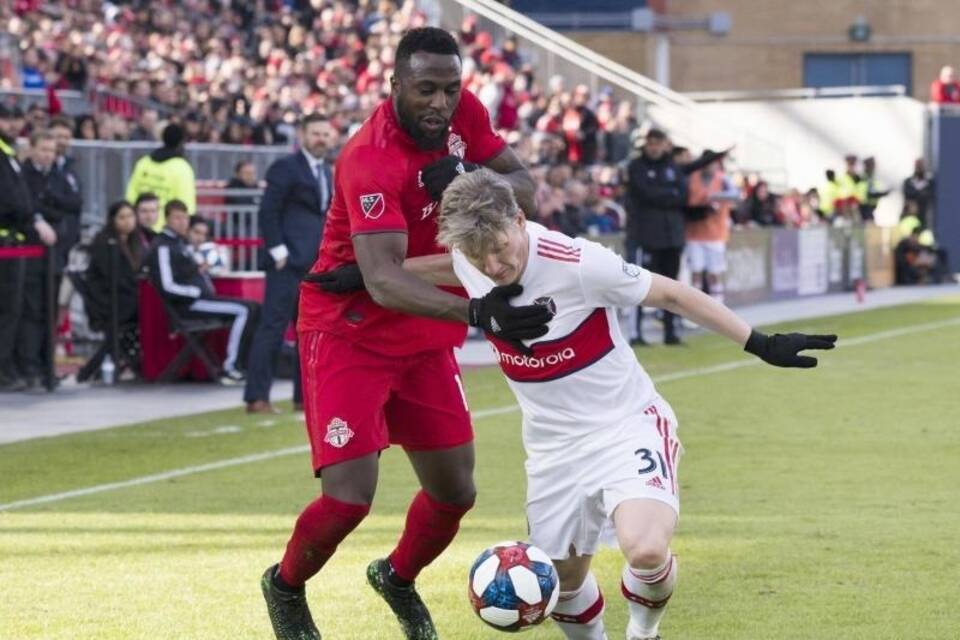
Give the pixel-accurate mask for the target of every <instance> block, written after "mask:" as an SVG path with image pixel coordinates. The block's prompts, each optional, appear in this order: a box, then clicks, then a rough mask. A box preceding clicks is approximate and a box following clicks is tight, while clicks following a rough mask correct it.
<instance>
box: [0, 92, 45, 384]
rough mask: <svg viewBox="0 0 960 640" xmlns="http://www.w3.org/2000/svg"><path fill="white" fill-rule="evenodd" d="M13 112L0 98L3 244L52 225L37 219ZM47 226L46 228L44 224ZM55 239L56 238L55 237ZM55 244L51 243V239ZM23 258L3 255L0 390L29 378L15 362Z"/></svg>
mask: <svg viewBox="0 0 960 640" xmlns="http://www.w3.org/2000/svg"><path fill="white" fill-rule="evenodd" d="M12 116H13V112H12V111H11V110H10V109H9V108H7V106H6V105H5V104H3V103H2V102H0V193H2V194H3V197H2V198H0V247H16V246H18V245H22V244H24V243H25V242H26V239H27V234H28V232H30V230H31V229H33V230H34V231H35V233H37V234H40V233H43V234H45V235H46V236H47V239H48V240H49V234H51V233H53V229H52V228H50V227H49V225H46V223H45V222H43V221H42V220H38V221H35V220H34V218H33V216H34V211H35V209H34V208H33V200H32V198H31V195H30V187H29V186H28V185H27V181H26V180H25V179H24V177H23V169H22V167H21V166H20V163H19V162H17V152H16V149H15V147H14V145H15V144H16V132H15V131H14V130H13V128H14V126H15V122H14V119H13V117H12ZM44 226H46V228H47V229H46V230H43V227H44ZM54 240H55V239H54ZM51 244H52V243H51ZM26 262H27V260H26V259H24V258H10V259H0V391H22V390H23V389H25V388H26V387H27V384H26V382H25V381H24V380H23V377H22V376H21V372H20V371H18V369H17V366H16V364H15V362H14V351H15V347H16V344H17V331H18V328H19V326H20V315H21V311H22V298H23V284H24V269H25V267H26Z"/></svg>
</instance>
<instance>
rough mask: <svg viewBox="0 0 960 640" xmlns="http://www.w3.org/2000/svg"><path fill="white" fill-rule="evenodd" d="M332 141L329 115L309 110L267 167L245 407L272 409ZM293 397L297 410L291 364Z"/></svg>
mask: <svg viewBox="0 0 960 640" xmlns="http://www.w3.org/2000/svg"><path fill="white" fill-rule="evenodd" d="M336 142H337V140H336V131H335V130H334V128H333V127H332V126H331V124H330V123H329V121H327V119H326V118H325V117H323V116H321V115H319V114H312V115H309V116H307V117H306V118H304V119H303V122H302V123H301V126H300V146H301V151H299V152H298V153H294V154H292V155H289V156H286V157H284V158H281V159H280V160H277V161H276V162H274V163H273V164H272V165H270V168H269V169H268V170H267V176H266V180H267V188H266V191H265V192H264V194H263V200H262V201H261V202H260V212H259V222H260V230H261V233H262V235H263V239H264V244H265V246H266V248H267V251H265V252H264V254H265V259H266V264H265V265H264V266H265V267H266V271H267V289H266V297H265V299H264V306H265V307H266V309H265V312H264V316H263V321H262V322H261V323H260V326H259V327H258V328H257V333H256V336H255V337H254V340H253V346H252V348H251V359H250V371H249V373H250V375H249V377H248V378H247V385H246V388H245V389H244V392H243V399H244V402H246V403H247V412H248V413H275V412H276V409H275V408H274V407H273V405H272V404H271V403H270V387H271V386H272V384H273V367H274V363H275V362H276V358H277V355H278V354H279V352H280V347H281V346H282V343H283V334H284V332H285V331H286V329H287V326H288V325H289V324H290V322H291V321H292V320H294V319H295V318H296V315H297V306H298V304H299V296H300V281H301V280H302V279H303V276H304V275H306V273H307V271H308V270H309V269H310V267H311V266H312V265H313V262H314V260H316V257H317V251H318V250H319V248H320V237H321V235H322V231H323V224H324V221H325V220H326V214H327V208H328V207H329V206H330V202H331V201H332V198H333V171H332V169H331V167H330V161H329V159H328V158H327V155H328V153H329V152H330V150H331V149H332V148H334V147H335V146H336ZM295 361H296V359H295ZM293 402H294V408H295V410H299V408H300V407H301V406H302V402H303V399H302V390H301V387H300V370H299V367H296V368H295V370H294V388H293Z"/></svg>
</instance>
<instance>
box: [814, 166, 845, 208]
mask: <svg viewBox="0 0 960 640" xmlns="http://www.w3.org/2000/svg"><path fill="white" fill-rule="evenodd" d="M824 176H825V177H826V181H825V182H824V183H823V184H822V185H820V187H819V189H818V190H817V195H818V200H819V203H820V208H819V209H818V211H819V213H820V216H821V217H822V218H823V219H824V220H831V219H832V218H833V216H834V214H835V213H836V210H837V202H838V201H839V200H840V198H841V196H840V183H839V182H837V174H836V172H835V171H834V170H833V169H827V170H826V172H825V173H824Z"/></svg>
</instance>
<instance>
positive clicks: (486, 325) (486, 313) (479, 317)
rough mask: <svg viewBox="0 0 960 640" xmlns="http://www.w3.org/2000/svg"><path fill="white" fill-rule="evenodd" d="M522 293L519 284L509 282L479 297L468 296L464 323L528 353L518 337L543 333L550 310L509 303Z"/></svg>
mask: <svg viewBox="0 0 960 640" xmlns="http://www.w3.org/2000/svg"><path fill="white" fill-rule="evenodd" d="M521 293H523V287H521V286H520V285H519V284H508V285H503V286H500V287H494V288H493V289H491V290H490V293H488V294H487V295H485V296H483V297H482V298H471V299H470V315H469V319H468V320H467V322H468V323H469V324H470V326H473V327H480V328H481V329H483V330H484V331H486V332H487V333H491V334H493V335H494V336H496V337H497V338H500V339H502V340H507V341H510V342H513V343H515V344H516V345H517V348H518V349H520V350H521V351H523V352H524V353H528V354H529V353H530V352H531V350H530V349H529V347H526V346H524V345H523V344H522V343H520V340H532V339H533V338H539V337H540V336H542V335H544V334H545V333H546V332H547V323H548V322H550V319H551V318H553V313H552V312H551V311H550V309H548V308H547V306H546V305H542V304H531V305H526V306H523V307H514V306H512V305H511V304H510V303H509V302H508V300H509V299H510V298H512V297H514V296H518V295H520V294H521Z"/></svg>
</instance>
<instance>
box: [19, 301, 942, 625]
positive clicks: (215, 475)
mask: <svg viewBox="0 0 960 640" xmlns="http://www.w3.org/2000/svg"><path fill="white" fill-rule="evenodd" d="M784 328H789V329H795V330H804V331H810V332H817V333H823V332H830V331H836V332H837V333H839V334H840V335H841V340H840V345H839V347H838V348H837V349H836V350H835V351H833V352H830V353H825V354H824V355H823V356H822V357H821V366H820V368H818V369H815V370H813V371H796V370H790V371H788V370H780V369H774V368H771V367H768V366H766V365H763V364H756V365H748V366H744V367H742V368H735V369H732V370H726V371H716V370H711V369H710V367H714V366H715V365H721V364H724V363H729V362H733V361H741V360H748V359H749V358H748V356H746V355H744V354H742V353H740V352H739V351H738V350H737V349H736V348H734V347H733V346H732V345H730V344H729V343H728V342H726V341H724V340H723V339H720V338H717V337H713V336H703V337H696V338H692V339H690V340H689V343H688V346H687V347H685V348H677V349H668V348H665V347H662V346H657V347H651V348H647V349H644V350H642V351H640V352H639V353H640V358H641V361H642V362H643V364H644V366H645V367H646V368H647V370H648V371H649V372H650V373H651V375H653V376H654V378H655V379H656V378H665V377H666V378H667V379H665V380H664V381H663V382H661V383H660V384H658V388H659V390H660V392H661V393H662V394H663V395H664V396H665V397H666V398H667V399H668V401H670V403H671V404H672V405H673V406H674V408H675V410H676V412H677V414H678V417H679V421H680V437H681V439H682V440H683V442H684V445H685V447H686V455H685V457H684V458H683V461H682V464H681V469H680V479H681V490H682V494H681V495H682V511H683V516H682V519H681V523H680V527H679V532H678V535H677V537H676V539H675V541H674V545H673V548H674V550H675V552H676V553H677V554H678V556H679V561H680V582H679V585H678V588H677V591H676V593H675V595H674V598H673V600H671V602H670V608H669V610H668V612H667V615H666V618H665V619H664V622H663V624H662V626H661V633H662V634H663V636H664V638H665V640H704V639H717V640H719V639H734V638H736V639H747V640H768V639H815V638H816V639H820V638H830V639H841V638H842V639H851V640H852V639H863V640H867V639H869V640H880V639H890V640H900V639H906V638H909V639H911V640H919V639H929V640H947V639H952V638H958V637H960V612H958V609H957V602H958V601H960V580H958V578H960V507H958V506H957V505H958V487H960V393H958V390H960V379H958V373H960V364H958V360H960V346H958V345H960V299H957V298H947V299H943V300H940V301H938V302H934V303H927V304H917V305H909V306H902V307H895V308H891V309H885V310H878V311H872V312H868V313H862V314H855V315H848V316H839V317H834V318H827V319H822V320H816V321H805V322H802V323H795V324H793V325H789V326H781V327H778V329H784ZM678 373H680V374H682V375H681V376H679V377H677V376H674V377H673V378H672V379H669V378H670V376H672V375H674V374H678ZM465 379H466V380H465V381H466V386H467V392H468V398H469V400H470V404H471V408H472V410H473V411H474V412H475V413H477V414H478V415H486V417H481V418H478V419H477V420H476V422H475V426H476V432H477V449H478V470H477V485H478V487H479V491H480V495H479V499H478V503H477V506H476V508H475V510H474V511H473V512H471V514H470V515H469V516H468V517H467V518H466V520H465V521H464V525H463V528H462V530H461V533H460V535H459V537H458V538H457V540H456V541H455V542H454V544H453V546H452V547H451V548H450V549H449V550H448V551H447V552H446V553H445V554H444V555H443V556H442V557H441V558H440V559H439V560H438V561H437V562H436V563H435V564H434V565H433V566H431V567H430V568H428V569H427V570H426V571H425V572H424V574H423V575H422V577H421V579H420V581H419V585H420V589H421V592H422V593H423V595H424V598H425V599H426V601H427V603H428V604H429V605H430V607H431V609H432V612H433V615H434V618H435V620H436V622H437V625H438V628H439V631H440V633H441V636H442V637H443V638H446V639H456V640H459V639H471V640H472V639H484V638H488V639H489V638H496V637H498V636H499V635H500V634H499V633H498V632H496V631H494V630H492V629H489V628H487V627H485V626H484V625H483V624H482V623H481V622H480V621H479V620H478V619H477V618H475V616H474V615H473V613H472V612H471V610H470V607H469V603H468V601H467V598H466V594H465V590H466V574H467V571H468V569H469V566H470V563H471V562H472V560H473V558H474V557H475V556H476V554H477V553H479V552H480V551H481V550H482V549H483V548H484V547H486V546H487V545H489V544H492V543H494V542H497V541H500V540H503V539H505V538H518V539H522V538H523V537H524V533H525V520H524V513H523V502H524V490H525V485H524V477H523V466H522V461H523V452H522V450H521V446H520V435H519V413H517V412H505V413H504V412H501V413H496V412H490V411H489V410H491V409H497V408H501V407H508V406H511V405H513V404H514V400H513V397H512V396H511V394H510V393H509V391H508V390H507V388H506V385H505V384H504V382H503V379H502V377H501V375H500V373H499V371H496V370H492V369H489V370H476V371H470V372H467V373H466V375H465ZM484 412H486V413H484ZM134 419H135V417H133V416H131V421H133V420H134ZM305 443H306V439H305V435H304V430H303V426H302V423H301V422H300V421H299V420H298V419H296V418H294V417H280V418H278V419H265V418H263V417H251V416H246V415H244V414H243V413H241V411H239V410H234V411H223V412H217V413H210V414H204V415H198V416H193V417H190V418H180V419H174V420H163V421H157V422H147V423H144V424H141V425H137V426H133V427H124V428H118V429H110V430H106V431H99V432H91V433H85V434H78V435H69V436H61V437H56V438H48V439H40V440H35V441H28V442H23V443H18V444H11V445H6V446H0V478H2V481H0V504H9V503H11V502H14V501H19V500H25V499H31V498H35V497H38V496H45V495H51V494H57V493H60V492H66V491H72V490H76V489H80V488H85V487H95V486H98V485H103V484H105V483H118V482H124V481H127V480H130V479H133V478H140V477H144V476H150V475H152V474H159V473H162V472H166V471H170V470H175V469H184V468H189V467H195V466H198V465H203V464H207V463H213V462H218V461H222V460H226V459H232V458H239V457H243V456H248V455H251V454H258V453H263V452H277V451H281V450H284V449H288V448H290V447H297V446H300V445H304V444H305ZM309 464H310V463H309V456H308V454H307V453H305V452H300V453H296V452H295V453H286V454H283V455H280V454H277V455H276V456H275V457H272V458H270V459H263V460H260V461H253V462H246V463H243V464H236V465H234V466H229V467H222V468H217V469H213V470H208V471H202V472H197V473H190V474H185V475H182V476H178V477H171V478H167V479H165V480H161V481H154V482H148V483H144V484H137V485H134V486H123V487H120V488H114V489H112V490H108V491H100V492H97V493H91V494H89V495H83V496H76V497H71V498H66V499H59V500H55V501H51V502H48V503H44V504H36V505H33V506H27V507H20V508H16V509H12V510H7V511H0V585H2V586H0V591H2V597H0V638H11V639H13V638H16V639H25V638H44V639H57V638H84V639H87V638H90V639H94V638H96V639H100V638H103V639H120V638H123V639H130V638H145V639H146V638H150V639H157V638H178V639H179V638H186V639H194V638H196V639H207V638H211V639H213V638H231V639H233V638H269V637H271V635H270V630H269V623H268V620H267V616H266V612H265V608H264V605H263V602H262V599H261V596H260V593H259V588H258V579H259V577H260V574H261V572H262V571H263V569H264V568H265V567H266V566H267V565H269V564H271V563H273V562H276V561H277V560H278V558H279V557H280V554H281V552H282V550H283V546H284V544H285V543H286V540H287V537H288V535H289V533H290V530H291V527H292V525H293V522H294V519H295V517H296V515H297V514H298V513H299V511H300V509H301V508H302V506H303V505H305V504H306V503H307V502H309V501H310V500H311V499H312V497H313V496H314V495H315V494H316V492H317V490H318V483H317V481H315V480H313V479H312V477H311V473H310V468H309ZM415 487H416V483H415V480H414V478H413V475H412V473H411V471H410V469H409V467H408V465H407V463H406V461H405V458H404V456H403V453H402V451H400V450H396V449H391V450H389V451H387V452H386V453H385V454H384V456H383V464H382V470H381V482H380V490H379V494H378V496H377V499H376V502H375V504H374V509H373V512H372V515H371V516H370V517H369V518H368V519H367V520H366V521H365V522H364V523H363V525H361V527H360V528H359V529H358V530H357V531H356V532H355V533H354V534H353V535H352V536H351V537H350V538H349V539H348V540H347V541H346V542H345V543H344V544H343V545H342V546H341V548H340V551H339V552H338V554H337V555H336V556H335V557H334V559H333V560H332V561H331V562H330V564H329V565H328V566H327V567H326V568H325V569H324V571H323V572H322V573H321V574H320V576H319V577H318V578H317V579H315V580H313V581H312V582H311V584H310V586H309V587H308V593H309V597H310V601H311V606H312V609H313V612H314V616H315V618H316V620H317V621H318V624H319V626H320V628H321V631H322V632H323V634H324V638H325V639H327V640H353V639H356V640H361V639H362V640H370V639H377V640H379V639H384V640H392V639H398V638H401V635H400V633H399V631H398V627H397V625H396V624H395V622H394V621H393V620H392V618H390V617H389V615H388V611H387V608H386V606H385V605H384V604H383V603H382V602H380V601H379V600H378V599H376V597H375V596H374V595H373V594H372V592H371V591H370V590H369V588H368V587H367V586H366V583H365V580H364V570H365V567H366V565H367V563H368V562H369V560H371V559H373V558H375V557H380V556H382V555H384V554H386V553H388V552H389V551H390V549H391V548H392V546H393V543H394V542H395V539H396V536H397V535H398V533H399V531H400V529H401V526H402V523H403V516H404V512H405V509H406V504H407V502H408V501H409V499H410V497H411V496H412V494H413V493H414V491H415ZM621 566H622V560H621V558H620V555H619V553H618V552H617V551H616V550H614V549H610V550H606V551H604V552H602V553H601V554H599V555H598V557H597V560H596V562H595V569H596V572H597V576H598V579H599V581H600V584H601V588H602V589H603V590H604V592H605V594H606V599H607V613H606V622H607V630H608V634H609V637H610V638H611V640H614V639H616V638H622V637H623V630H624V626H625V623H626V605H625V603H624V602H623V600H622V599H621V598H620V597H619V583H618V581H619V572H620V568H621ZM525 637H527V638H530V639H531V640H541V639H546V638H560V637H561V636H560V633H559V631H558V630H557V629H556V628H555V627H554V626H553V625H552V623H549V622H548V623H546V624H544V625H543V626H542V627H541V628H538V629H536V630H534V631H531V632H529V633H527V634H525Z"/></svg>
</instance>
